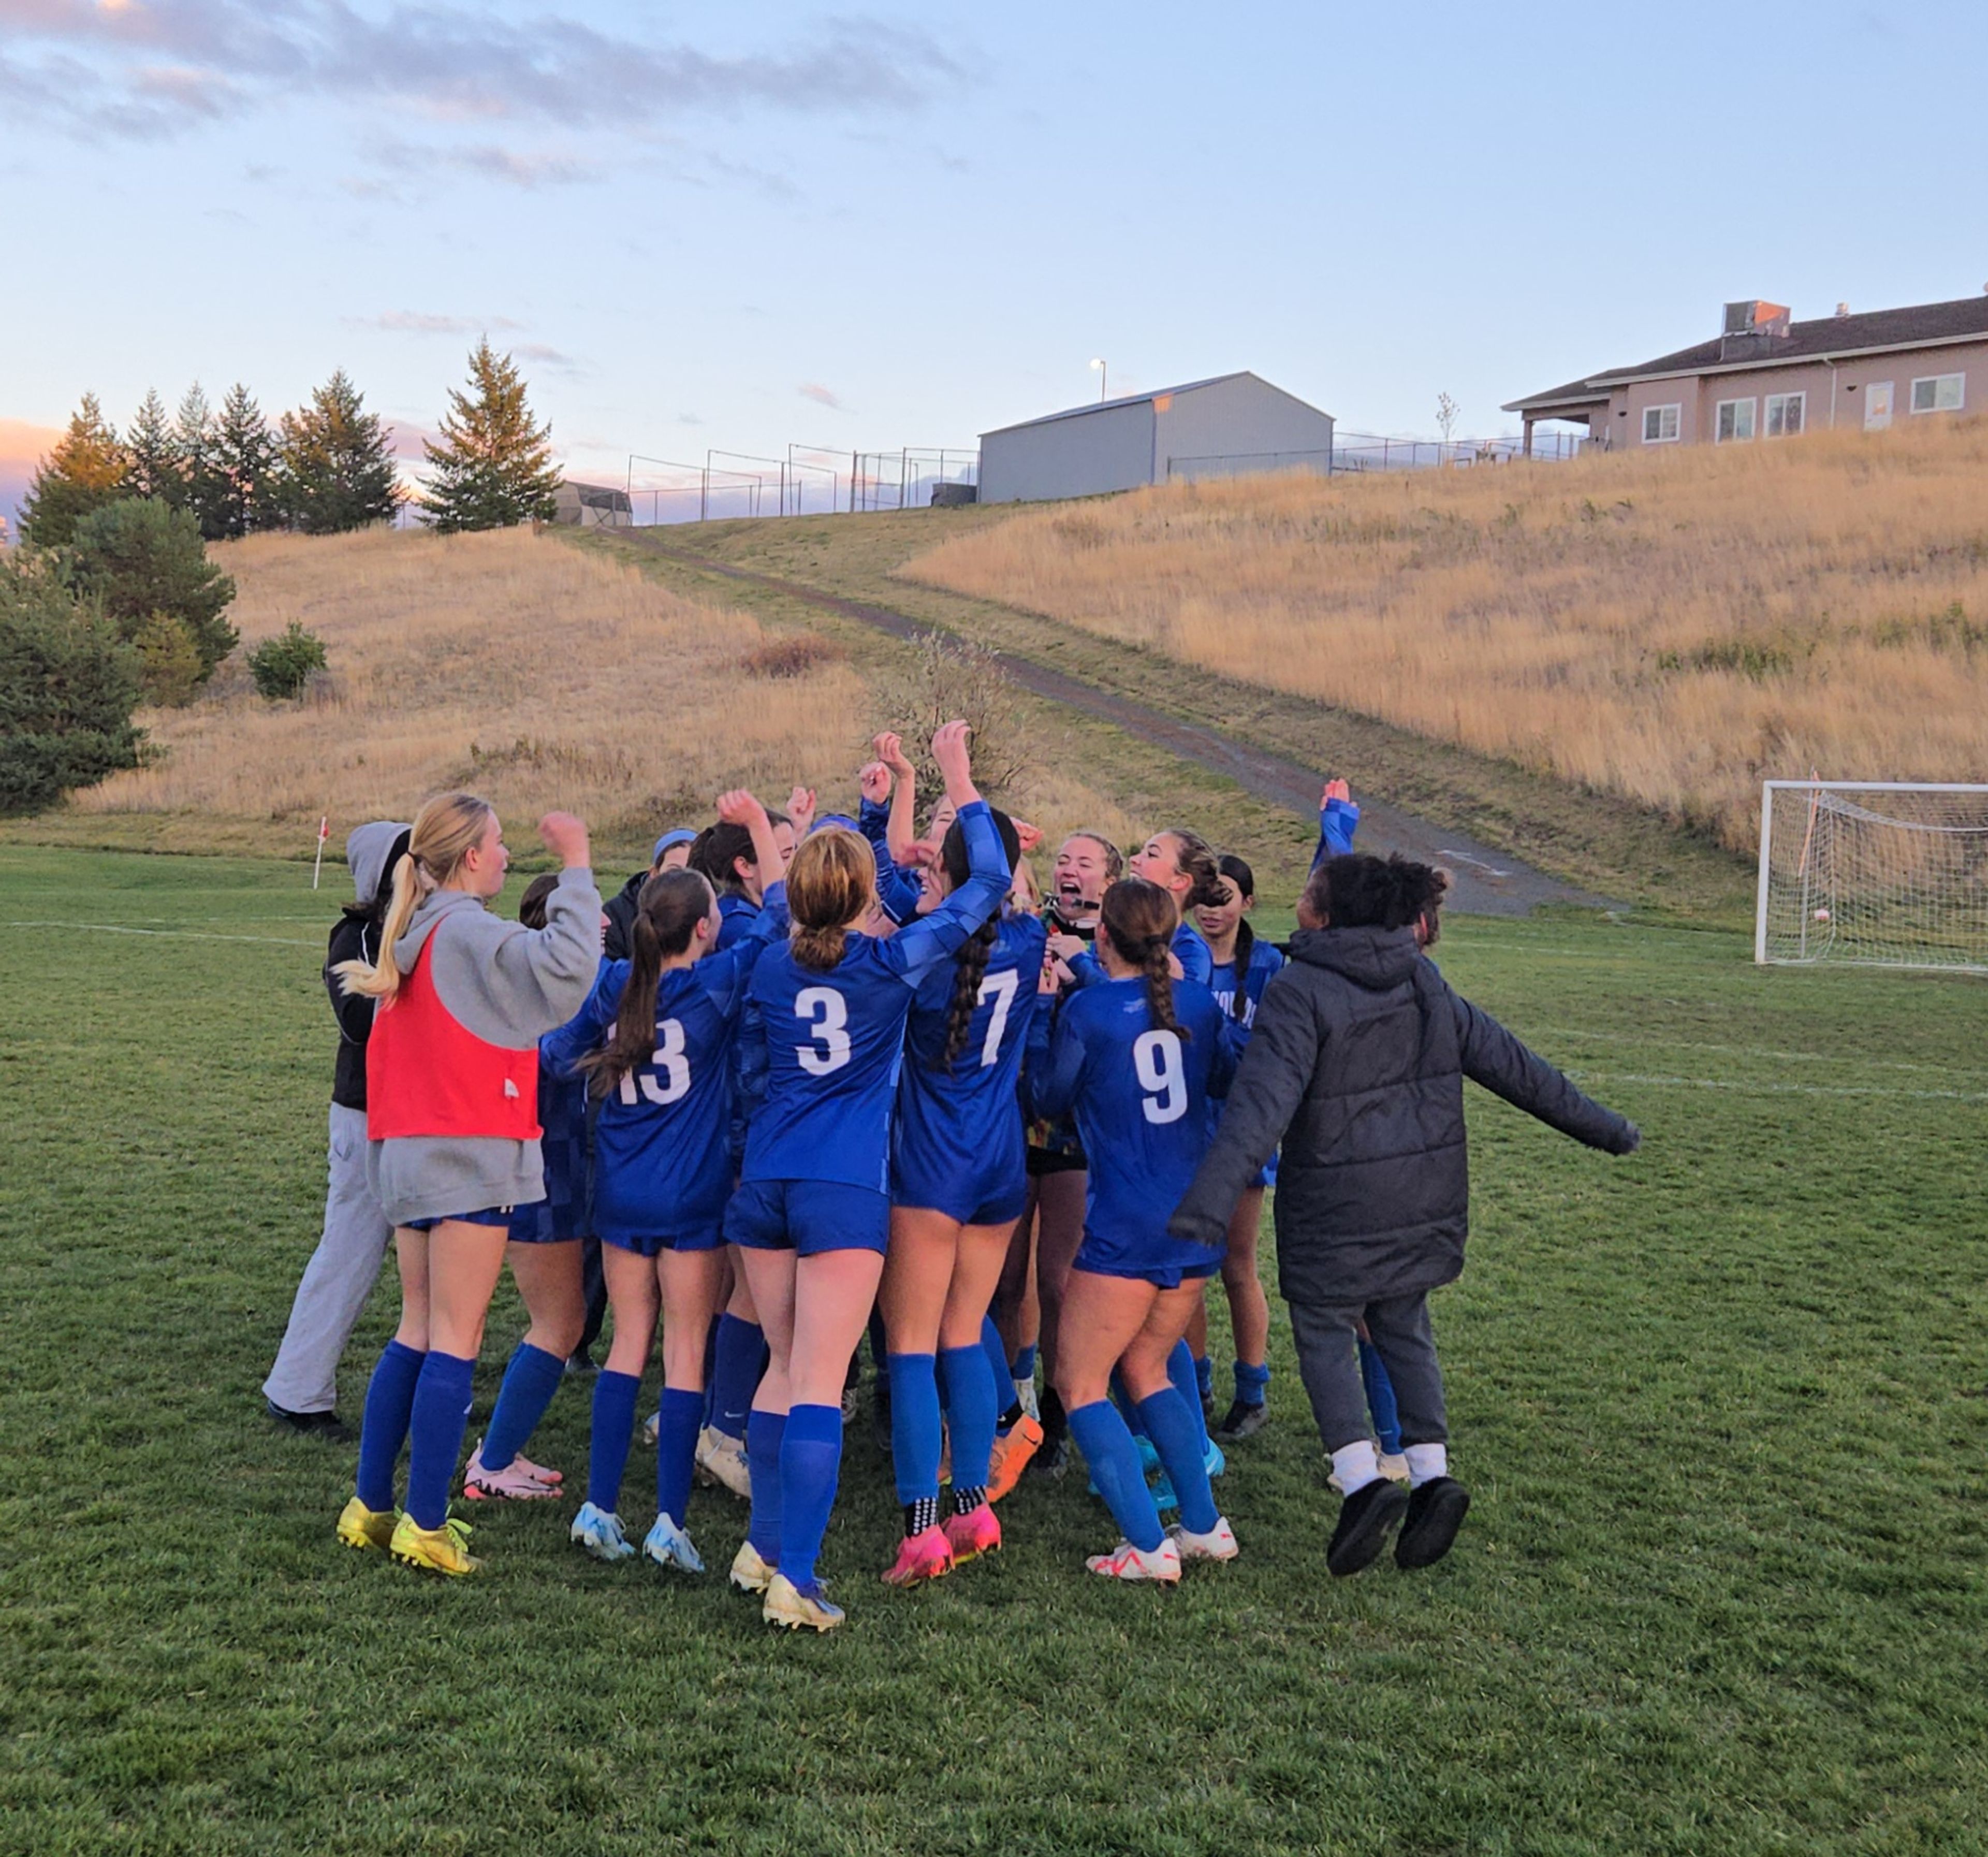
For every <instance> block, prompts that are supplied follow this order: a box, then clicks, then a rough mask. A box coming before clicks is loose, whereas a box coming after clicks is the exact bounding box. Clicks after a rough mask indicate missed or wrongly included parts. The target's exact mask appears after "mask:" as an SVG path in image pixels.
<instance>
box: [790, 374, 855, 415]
mask: <svg viewBox="0 0 1988 1857" xmlns="http://www.w3.org/2000/svg"><path fill="white" fill-rule="evenodd" d="M800 396H801V397H802V398H803V400H812V401H813V402H814V403H815V404H816V406H825V407H827V408H828V410H829V411H830V412H831V413H846V412H847V411H848V410H849V409H848V408H847V407H846V406H844V404H842V401H840V398H838V397H837V395H835V394H833V393H831V392H830V391H829V390H828V389H827V387H823V385H822V384H820V381H808V382H807V383H806V384H805V385H804V386H803V387H802V388H801V389H800Z"/></svg>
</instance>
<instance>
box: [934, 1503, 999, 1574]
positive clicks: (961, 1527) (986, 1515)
mask: <svg viewBox="0 0 1988 1857" xmlns="http://www.w3.org/2000/svg"><path fill="white" fill-rule="evenodd" d="M939 1526H940V1527H942V1528H943V1529H944V1530H945V1539H946V1544H947V1545H948V1547H949V1548H952V1564H953V1565H954V1566H955V1567H963V1566H965V1564H966V1563H967V1562H968V1561H974V1560H978V1559H979V1558H980V1556H981V1555H982V1554H999V1552H1000V1551H1001V1518H1000V1517H999V1516H998V1515H996V1514H995V1513H994V1510H993V1506H992V1500H991V1499H990V1500H989V1501H988V1502H984V1503H981V1504H978V1505H977V1506H976V1507H973V1508H971V1509H969V1510H967V1512H966V1513H965V1514H964V1515H948V1517H946V1518H945V1520H944V1521H942V1523H940V1524H939Z"/></svg>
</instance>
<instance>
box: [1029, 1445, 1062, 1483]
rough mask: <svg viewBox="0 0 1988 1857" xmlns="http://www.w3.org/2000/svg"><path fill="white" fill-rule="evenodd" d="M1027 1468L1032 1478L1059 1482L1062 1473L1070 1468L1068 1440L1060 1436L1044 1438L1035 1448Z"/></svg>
mask: <svg viewBox="0 0 1988 1857" xmlns="http://www.w3.org/2000/svg"><path fill="white" fill-rule="evenodd" d="M1028 1467H1029V1475H1030V1476H1043V1477H1046V1478H1048V1479H1049V1480H1050V1481H1051V1482H1053V1483H1055V1482H1060V1481H1061V1480H1062V1478H1063V1473H1064V1472H1065V1471H1066V1470H1068V1469H1069V1468H1070V1440H1069V1439H1067V1438H1066V1437H1063V1436H1057V1437H1054V1438H1045V1439H1043V1442H1042V1443H1041V1444H1040V1446H1037V1447H1036V1454H1035V1456H1033V1457H1032V1458H1030V1459H1029V1466H1028Z"/></svg>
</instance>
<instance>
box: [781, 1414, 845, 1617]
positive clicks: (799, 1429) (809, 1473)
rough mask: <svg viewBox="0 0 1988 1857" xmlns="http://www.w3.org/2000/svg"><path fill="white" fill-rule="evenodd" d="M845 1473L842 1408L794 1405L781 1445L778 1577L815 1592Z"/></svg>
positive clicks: (802, 1588) (788, 1415)
mask: <svg viewBox="0 0 1988 1857" xmlns="http://www.w3.org/2000/svg"><path fill="white" fill-rule="evenodd" d="M841 1470H842V1408H841V1407H840V1405H796V1406H793V1407H791V1408H790V1409H789V1411H788V1412H787V1433H786V1436H785V1437H784V1438H783V1439H781V1440H780V1571H781V1572H783V1574H785V1575H786V1576H787V1578H789V1580H791V1581H793V1583H794V1585H796V1587H798V1588H800V1590H801V1591H803V1592H812V1591H813V1590H814V1584H815V1578H814V1564H815V1561H816V1558H817V1557H818V1556H819V1555H820V1553H821V1537H823V1535H824V1534H827V1532H828V1517H829V1511H830V1510H832V1509H833V1507H835V1487H836V1484H837V1481H838V1480H839V1479H840V1475H841Z"/></svg>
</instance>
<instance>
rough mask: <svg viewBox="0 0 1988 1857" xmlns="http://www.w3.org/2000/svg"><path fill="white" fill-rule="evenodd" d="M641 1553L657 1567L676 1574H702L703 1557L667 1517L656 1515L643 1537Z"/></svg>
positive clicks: (687, 1537)
mask: <svg viewBox="0 0 1988 1857" xmlns="http://www.w3.org/2000/svg"><path fill="white" fill-rule="evenodd" d="M642 1551H643V1553H644V1554H647V1556H648V1557H649V1558H650V1559H651V1560H652V1561H654V1562H655V1563H656V1564H657V1565H658V1567H668V1568H674V1570H675V1571H677V1572H678V1573H702V1572H703V1571H704V1557H703V1556H702V1554H699V1553H698V1551H697V1549H696V1548H695V1546H693V1545H692V1544H691V1538H690V1537H689V1535H688V1534H686V1533H685V1531H684V1530H682V1529H681V1528H679V1527H678V1526H677V1525H676V1524H675V1523H674V1522H673V1521H672V1520H671V1519H670V1518H669V1517H668V1516H667V1515H662V1514H658V1516H657V1517H656V1525H655V1526H654V1527H653V1528H651V1530H650V1531H649V1532H648V1533H647V1535H645V1536H644V1537H643V1541H642Z"/></svg>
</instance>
